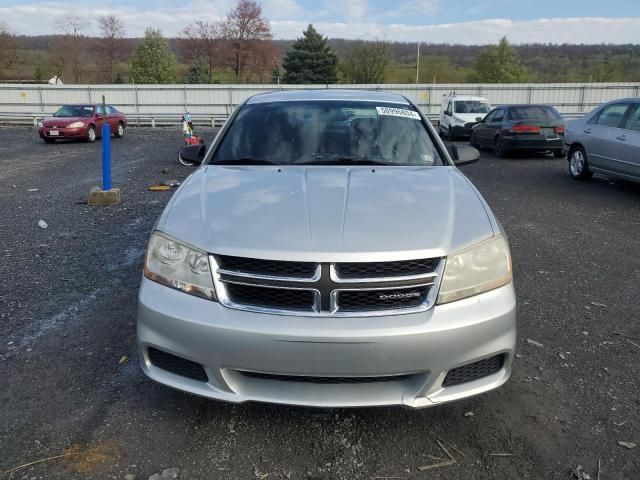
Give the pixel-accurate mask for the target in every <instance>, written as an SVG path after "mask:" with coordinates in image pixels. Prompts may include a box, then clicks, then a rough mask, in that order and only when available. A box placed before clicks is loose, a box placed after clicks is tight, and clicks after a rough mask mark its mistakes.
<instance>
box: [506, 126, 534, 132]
mask: <svg viewBox="0 0 640 480" xmlns="http://www.w3.org/2000/svg"><path fill="white" fill-rule="evenodd" d="M511 131H512V132H514V133H540V127H537V126H535V125H513V126H512V127H511Z"/></svg>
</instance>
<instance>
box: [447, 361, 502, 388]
mask: <svg viewBox="0 0 640 480" xmlns="http://www.w3.org/2000/svg"><path fill="white" fill-rule="evenodd" d="M503 364H504V355H496V356H495V357H491V358H486V359H484V360H480V361H479V362H475V363H470V364H469V365H463V366H462V367H458V368H454V369H453V370H449V372H448V373H447V376H446V377H445V379H444V382H442V386H443V387H453V386H454V385H460V384H462V383H467V382H471V381H473V380H478V379H479V378H483V377H488V376H489V375H491V374H493V373H496V372H499V371H500V369H501V368H502V365H503Z"/></svg>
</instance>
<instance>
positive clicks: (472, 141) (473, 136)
mask: <svg viewBox="0 0 640 480" xmlns="http://www.w3.org/2000/svg"><path fill="white" fill-rule="evenodd" d="M469 145H471V146H472V147H473V148H480V145H478V141H477V140H476V132H474V131H473V130H472V131H471V136H470V137H469Z"/></svg>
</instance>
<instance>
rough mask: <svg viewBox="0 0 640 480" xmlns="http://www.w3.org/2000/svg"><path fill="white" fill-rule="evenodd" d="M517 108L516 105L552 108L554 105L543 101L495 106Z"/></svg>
mask: <svg viewBox="0 0 640 480" xmlns="http://www.w3.org/2000/svg"><path fill="white" fill-rule="evenodd" d="M514 107H515V108H518V107H540V108H553V109H554V110H555V108H556V107H554V106H553V105H547V104H545V103H508V104H505V105H498V106H497V107H495V108H514Z"/></svg>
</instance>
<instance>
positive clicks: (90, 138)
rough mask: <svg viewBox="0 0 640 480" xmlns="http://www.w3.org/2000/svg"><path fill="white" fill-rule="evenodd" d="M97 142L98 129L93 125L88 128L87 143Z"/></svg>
mask: <svg viewBox="0 0 640 480" xmlns="http://www.w3.org/2000/svg"><path fill="white" fill-rule="evenodd" d="M95 141H96V127H94V126H93V125H91V126H90V127H89V128H87V142H89V143H93V142H95Z"/></svg>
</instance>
